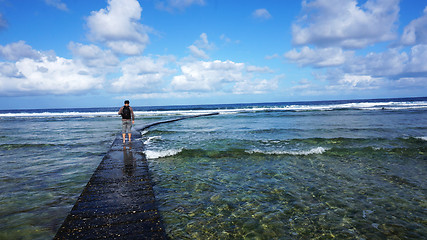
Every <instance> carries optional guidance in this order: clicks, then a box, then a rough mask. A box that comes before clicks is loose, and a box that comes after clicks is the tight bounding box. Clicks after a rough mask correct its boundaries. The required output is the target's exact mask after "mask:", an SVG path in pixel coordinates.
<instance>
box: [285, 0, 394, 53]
mask: <svg viewBox="0 0 427 240" xmlns="http://www.w3.org/2000/svg"><path fill="white" fill-rule="evenodd" d="M302 7H303V15H302V16H301V17H300V18H299V21H298V22H296V23H294V24H293V25H292V35H293V43H294V44H296V45H307V44H312V45H315V46H318V47H321V48H323V47H342V48H345V49H358V48H363V47H366V46H368V45H371V44H374V43H378V42H384V41H389V40H393V39H395V38H396V33H395V31H396V21H397V20H398V16H399V0H368V1H366V3H364V4H363V5H361V6H358V3H357V1H356V0H312V1H303V4H302Z"/></svg>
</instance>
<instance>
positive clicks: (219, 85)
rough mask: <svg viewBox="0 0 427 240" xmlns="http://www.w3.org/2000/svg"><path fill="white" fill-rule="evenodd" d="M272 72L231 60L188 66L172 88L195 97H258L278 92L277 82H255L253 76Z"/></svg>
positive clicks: (184, 66) (178, 76)
mask: <svg viewBox="0 0 427 240" xmlns="http://www.w3.org/2000/svg"><path fill="white" fill-rule="evenodd" d="M270 71H271V70H270V69H269V68H267V67H256V66H248V67H246V66H245V64H244V63H236V62H233V61H230V60H227V61H220V60H215V61H196V62H186V63H183V64H182V66H181V73H182V74H181V75H177V76H174V77H173V79H172V82H171V87H172V90H173V91H181V92H193V93H203V92H204V93H215V94H220V93H234V94H243V93H245V94H246V93H251V94H259V93H264V92H266V91H267V90H273V89H277V79H272V80H268V79H256V78H255V77H254V76H253V75H252V74H254V73H265V72H270Z"/></svg>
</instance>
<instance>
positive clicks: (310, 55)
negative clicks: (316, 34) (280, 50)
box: [285, 46, 353, 67]
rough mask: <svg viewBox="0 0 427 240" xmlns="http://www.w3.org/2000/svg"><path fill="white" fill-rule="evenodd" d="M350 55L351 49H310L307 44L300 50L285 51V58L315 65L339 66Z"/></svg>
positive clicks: (306, 64) (305, 64) (351, 53)
mask: <svg viewBox="0 0 427 240" xmlns="http://www.w3.org/2000/svg"><path fill="white" fill-rule="evenodd" d="M352 55H353V52H352V51H343V50H342V49H341V48H332V47H331V48H320V49H311V48H309V47H307V46H304V47H303V48H302V49H301V51H300V52H298V51H297V50H296V49H292V50H291V51H289V52H287V53H285V57H286V58H287V59H289V60H290V61H292V62H295V63H297V64H298V65H300V66H308V65H312V66H315V67H331V66H339V65H341V64H343V63H345V61H346V59H348V58H350V57H352Z"/></svg>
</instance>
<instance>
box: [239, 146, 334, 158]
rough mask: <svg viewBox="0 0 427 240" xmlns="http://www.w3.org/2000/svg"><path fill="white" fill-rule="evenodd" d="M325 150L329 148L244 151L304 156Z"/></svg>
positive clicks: (321, 152)
mask: <svg viewBox="0 0 427 240" xmlns="http://www.w3.org/2000/svg"><path fill="white" fill-rule="evenodd" d="M327 150H329V149H328V148H323V147H317V148H313V149H310V150H297V151H264V150H259V149H255V150H251V151H246V152H247V153H249V154H254V153H262V154H267V155H294V156H299V155H303V156H306V155H312V154H323V153H324V152H326V151H327Z"/></svg>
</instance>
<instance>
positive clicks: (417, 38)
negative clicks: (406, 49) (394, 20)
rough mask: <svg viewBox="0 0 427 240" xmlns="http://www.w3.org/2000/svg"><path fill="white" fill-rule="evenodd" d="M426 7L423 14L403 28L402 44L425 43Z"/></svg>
mask: <svg viewBox="0 0 427 240" xmlns="http://www.w3.org/2000/svg"><path fill="white" fill-rule="evenodd" d="M426 26H427V7H425V8H424V15H423V16H421V17H420V18H417V19H415V20H413V21H411V22H410V23H409V24H408V26H406V27H405V28H404V30H403V34H402V37H401V42H402V44H404V45H416V44H427V27H426Z"/></svg>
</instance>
